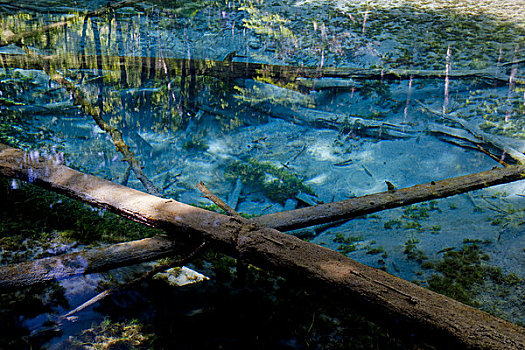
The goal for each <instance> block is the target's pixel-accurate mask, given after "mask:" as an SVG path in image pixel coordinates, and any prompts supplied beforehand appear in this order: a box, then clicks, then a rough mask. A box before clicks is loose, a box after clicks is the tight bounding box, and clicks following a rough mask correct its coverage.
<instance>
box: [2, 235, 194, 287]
mask: <svg viewBox="0 0 525 350" xmlns="http://www.w3.org/2000/svg"><path fill="white" fill-rule="evenodd" d="M187 250H188V248H187V247H186V245H185V244H183V242H182V241H179V242H178V243H176V242H175V241H174V240H172V239H170V238H169V237H165V236H156V237H153V238H145V239H141V240H138V241H132V242H126V243H119V244H114V245H110V246H106V247H101V248H97V249H91V250H86V251H81V252H75V253H70V254H64V255H59V256H54V257H49V258H43V259H37V260H33V261H28V262H24V263H20V264H12V265H7V266H1V267H0V289H2V290H8V289H16V288H22V287H27V286H30V285H34V284H39V283H45V282H49V281H60V280H63V279H66V278H71V277H74V276H80V275H84V274H89V273H95V272H103V271H107V270H109V269H113V268H117V267H122V266H128V265H132V264H138V263H141V262H147V261H151V260H154V259H160V258H163V257H166V256H171V255H174V254H177V253H181V252H183V251H187Z"/></svg>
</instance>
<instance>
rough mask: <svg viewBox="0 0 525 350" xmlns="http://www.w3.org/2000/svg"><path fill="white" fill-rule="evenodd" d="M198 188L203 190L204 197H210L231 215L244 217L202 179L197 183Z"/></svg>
mask: <svg viewBox="0 0 525 350" xmlns="http://www.w3.org/2000/svg"><path fill="white" fill-rule="evenodd" d="M197 188H198V189H199V190H200V191H201V192H202V194H203V195H204V197H206V198H208V199H209V200H210V201H212V202H213V203H215V204H216V205H217V206H218V207H219V208H221V209H222V210H224V211H225V212H226V213H227V214H228V215H229V216H233V217H236V218H242V216H241V215H240V214H239V213H237V212H236V211H235V210H234V209H232V208H231V207H230V206H229V205H228V204H226V203H224V201H223V200H222V199H220V198H219V197H217V196H216V195H214V194H213V193H212V192H211V191H210V190H209V189H208V188H207V187H206V185H205V184H204V183H203V182H202V181H201V182H199V183H198V184H197Z"/></svg>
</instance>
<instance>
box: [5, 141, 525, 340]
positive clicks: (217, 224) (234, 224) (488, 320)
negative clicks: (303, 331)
mask: <svg viewBox="0 0 525 350" xmlns="http://www.w3.org/2000/svg"><path fill="white" fill-rule="evenodd" d="M509 168H510V167H509ZM503 170H505V169H503ZM0 174H2V175H4V176H9V177H15V178H19V179H23V180H26V181H31V182H33V183H35V184H36V185H39V186H42V187H45V188H49V189H52V190H54V191H57V192H59V193H62V194H65V195H68V196H70V197H72V198H76V199H80V200H82V201H85V202H87V203H90V204H92V205H95V206H97V207H101V208H105V209H108V210H111V211H113V212H116V213H118V214H120V215H122V216H124V217H127V218H130V219H132V220H135V221H138V222H142V223H144V224H147V225H150V226H154V227H158V228H161V229H165V230H166V231H167V232H168V233H169V234H170V235H172V236H174V237H175V238H180V239H183V240H184V239H185V238H186V235H187V234H190V235H191V236H192V238H194V239H203V240H205V241H207V242H209V243H211V244H212V245H213V246H214V247H215V248H216V249H219V250H222V251H224V252H226V253H230V254H234V255H235V256H238V257H239V258H240V259H241V260H242V261H243V262H245V263H251V264H254V265H257V266H259V267H262V268H265V269H268V270H270V271H274V272H276V273H278V274H281V275H284V276H287V277H290V278H297V279H298V280H302V281H309V282H312V283H314V284H315V285H317V286H318V287H320V288H323V289H325V290H326V291H327V292H331V293H336V294H338V295H339V296H342V297H344V298H345V300H353V301H357V302H356V303H355V304H356V305H357V306H358V307H365V308H367V309H368V310H369V311H374V312H380V313H381V315H383V317H385V319H391V320H392V321H394V320H395V322H398V321H400V319H401V320H402V322H407V323H408V324H407V327H411V328H410V329H411V330H412V329H417V330H423V331H428V332H429V333H428V335H430V336H432V337H433V339H435V340H439V341H441V342H442V343H448V346H449V347H450V346H463V347H471V348H485V349H489V348H490V349H509V348H512V349H525V329H524V328H521V327H519V326H517V325H514V324H512V323H510V322H507V321H504V320H501V319H498V318H496V317H494V316H491V315H489V314H487V313H484V312H482V311H480V310H477V309H474V308H472V307H469V306H466V305H464V304H461V303H460V302H457V301H455V300H453V299H450V298H448V297H445V296H443V295H440V294H437V293H435V292H432V291H430V290H427V289H425V288H422V287H420V286H417V285H415V284H412V283H410V282H407V281H405V280H402V279H400V278H397V277H394V276H392V275H390V274H388V273H386V272H384V271H381V270H377V269H374V268H371V267H368V266H366V265H363V264H360V263H358V262H355V261H353V260H351V259H349V258H348V257H346V256H344V255H341V254H339V253H337V252H335V251H333V250H330V249H328V248H325V247H322V246H318V245H315V244H312V243H309V242H304V241H302V240H300V239H298V238H296V237H293V236H290V235H286V234H283V233H281V232H279V231H276V230H274V229H270V228H265V227H261V226H259V225H257V224H256V223H255V222H253V221H250V220H247V219H242V218H233V217H228V216H225V215H221V214H217V213H213V212H209V211H206V210H204V209H200V208H196V207H192V206H189V205H185V204H183V203H179V202H176V201H174V200H171V199H163V198H159V197H155V196H153V195H149V194H147V193H143V192H140V191H137V190H133V189H130V188H127V187H124V186H121V185H119V184H116V183H112V182H109V181H107V180H104V179H101V178H98V177H95V176H91V175H87V174H83V173H80V172H78V171H75V170H73V169H71V168H68V167H66V166H64V165H61V164H57V163H56V162H53V161H46V160H44V159H42V158H40V157H38V156H37V155H33V156H30V155H29V154H27V153H25V152H23V151H20V150H17V149H14V148H11V147H8V146H5V145H0ZM521 176H523V170H522V172H521ZM396 192H397V191H396Z"/></svg>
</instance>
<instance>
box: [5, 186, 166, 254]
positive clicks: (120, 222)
mask: <svg viewBox="0 0 525 350" xmlns="http://www.w3.org/2000/svg"><path fill="white" fill-rule="evenodd" d="M0 198H2V201H0V249H2V255H1V259H0V262H1V263H7V262H9V263H14V262H20V261H25V260H28V259H29V258H37V257H38V258H40V257H44V256H46V255H56V254H59V253H63V252H64V250H67V249H70V248H71V247H73V246H74V245H77V244H87V245H90V244H95V243H97V242H103V243H117V242H122V241H128V240H134V239H140V238H145V237H151V236H153V235H155V234H156V233H158V232H159V231H158V230H155V229H151V228H148V227H146V226H144V225H140V224H137V223H134V222H132V221H130V220H127V219H124V218H122V217H120V216H117V215H115V214H111V213H108V212H104V211H101V210H98V209H93V208H91V207H89V206H87V205H85V204H82V203H80V202H78V201H74V200H72V199H69V198H67V197H64V196H61V195H58V194H55V193H53V192H49V191H46V190H43V189H41V188H38V187H36V186H34V185H31V184H27V183H24V182H19V181H16V180H12V179H5V178H0Z"/></svg>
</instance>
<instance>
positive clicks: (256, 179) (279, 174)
mask: <svg viewBox="0 0 525 350" xmlns="http://www.w3.org/2000/svg"><path fill="white" fill-rule="evenodd" d="M225 176H226V178H227V179H228V180H230V181H232V182H235V181H236V180H237V178H240V179H241V181H242V182H243V183H244V184H246V185H249V186H251V187H254V188H259V189H260V190H262V192H263V193H264V195H265V196H266V197H268V198H269V199H271V200H273V201H275V202H279V203H284V202H286V200H287V199H289V198H294V197H295V196H296V195H297V194H298V193H299V192H304V193H307V194H310V195H315V193H314V191H313V190H312V189H311V188H310V187H309V186H307V185H305V184H304V183H303V180H302V179H301V178H300V177H299V176H298V175H296V174H293V173H291V172H290V171H289V170H287V169H285V168H279V167H276V166H275V165H273V164H271V163H270V162H261V161H258V160H256V159H254V158H250V159H249V160H248V161H247V162H241V161H234V162H232V163H230V164H229V165H228V166H227V167H226V169H225Z"/></svg>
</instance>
